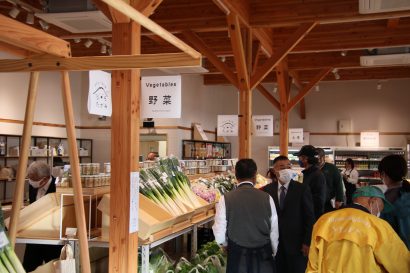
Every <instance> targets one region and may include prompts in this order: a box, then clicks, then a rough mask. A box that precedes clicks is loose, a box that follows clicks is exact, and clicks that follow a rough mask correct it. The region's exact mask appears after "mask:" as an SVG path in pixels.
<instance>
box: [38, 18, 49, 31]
mask: <svg viewBox="0 0 410 273" xmlns="http://www.w3.org/2000/svg"><path fill="white" fill-rule="evenodd" d="M38 23H39V24H40V26H41V28H42V29H43V30H44V31H45V30H48V29H49V28H50V25H49V24H48V23H47V22H46V21H43V20H39V21H38Z"/></svg>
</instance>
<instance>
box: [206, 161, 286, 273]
mask: <svg viewBox="0 0 410 273" xmlns="http://www.w3.org/2000/svg"><path fill="white" fill-rule="evenodd" d="M256 172H257V167H256V163H255V161H253V160H252V159H241V160H239V161H238V163H237V164H236V166H235V175H236V179H237V180H238V185H237V188H236V189H235V190H233V191H231V192H229V193H227V194H225V195H224V196H222V197H221V199H220V200H219V203H218V205H217V207H216V215H215V224H214V225H213V227H212V229H213V232H214V235H215V240H216V242H217V243H218V244H220V245H223V246H226V245H227V250H228V262H227V263H228V264H227V269H226V272H227V273H264V272H269V273H271V272H275V264H274V256H275V255H276V252H277V249H278V238H279V230H278V216H277V214H276V207H275V203H274V201H273V199H272V197H270V195H269V194H267V193H266V192H263V191H260V190H258V189H255V188H254V185H255V182H256Z"/></svg>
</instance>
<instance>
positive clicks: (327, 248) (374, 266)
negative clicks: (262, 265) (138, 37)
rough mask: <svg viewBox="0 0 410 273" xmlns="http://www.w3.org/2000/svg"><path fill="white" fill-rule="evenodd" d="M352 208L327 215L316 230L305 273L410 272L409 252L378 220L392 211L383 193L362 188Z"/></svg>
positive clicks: (387, 227)
mask: <svg viewBox="0 0 410 273" xmlns="http://www.w3.org/2000/svg"><path fill="white" fill-rule="evenodd" d="M353 202H354V203H353V204H352V205H350V206H347V207H346V208H342V209H339V210H336V211H333V212H329V213H326V214H324V215H323V216H322V217H320V219H319V220H318V221H317V222H316V224H315V225H314V227H313V234H312V242H311V245H310V250H309V262H308V267H307V269H306V273H311V272H318V273H321V272H323V273H327V272H333V273H342V272H343V273H344V272H346V273H347V272H349V273H350V272H352V273H356V272H357V273H359V272H360V273H375V272H390V273H404V272H410V252H409V251H408V250H407V248H406V246H405V245H404V243H403V242H402V241H401V240H400V238H399V236H397V234H396V232H395V231H394V230H393V229H392V228H391V227H390V225H389V224H388V223H387V222H386V221H384V220H382V219H379V218H378V217H377V215H379V213H380V212H381V211H382V210H383V208H384V209H385V210H387V211H388V210H389V209H391V204H390V203H389V202H388V201H386V199H385V197H384V195H383V192H382V191H381V190H380V189H379V188H377V187H373V186H367V187H362V188H359V189H357V190H356V191H355V193H354V194H353Z"/></svg>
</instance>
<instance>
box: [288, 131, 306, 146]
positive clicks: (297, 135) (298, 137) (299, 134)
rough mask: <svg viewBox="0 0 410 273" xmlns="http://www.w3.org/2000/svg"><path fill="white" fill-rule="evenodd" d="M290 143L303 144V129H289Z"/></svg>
mask: <svg viewBox="0 0 410 273" xmlns="http://www.w3.org/2000/svg"><path fill="white" fill-rule="evenodd" d="M289 142H290V143H292V144H293V143H303V128H289Z"/></svg>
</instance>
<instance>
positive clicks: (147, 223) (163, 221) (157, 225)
mask: <svg viewBox="0 0 410 273" xmlns="http://www.w3.org/2000/svg"><path fill="white" fill-rule="evenodd" d="M139 199H140V200H139V212H138V213H139V215H138V225H139V230H138V237H139V238H141V239H142V240H149V239H150V236H152V235H153V234H155V233H158V232H161V231H162V232H161V233H164V232H165V234H166V235H168V234H169V233H172V229H171V227H172V226H173V224H174V223H175V221H176V220H181V219H177V218H174V217H173V216H172V215H171V214H169V213H168V212H167V211H165V210H164V209H162V208H161V207H159V206H158V205H157V204H155V203H154V202H152V201H151V200H150V199H148V198H147V197H145V196H144V195H142V194H140V195H139ZM98 209H99V210H100V211H102V212H103V217H102V237H103V239H108V238H109V228H110V217H109V215H110V195H109V194H106V195H104V196H103V198H102V199H101V202H100V204H99V205H98ZM166 235H165V236H166Z"/></svg>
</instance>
